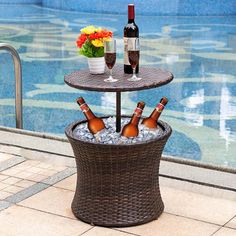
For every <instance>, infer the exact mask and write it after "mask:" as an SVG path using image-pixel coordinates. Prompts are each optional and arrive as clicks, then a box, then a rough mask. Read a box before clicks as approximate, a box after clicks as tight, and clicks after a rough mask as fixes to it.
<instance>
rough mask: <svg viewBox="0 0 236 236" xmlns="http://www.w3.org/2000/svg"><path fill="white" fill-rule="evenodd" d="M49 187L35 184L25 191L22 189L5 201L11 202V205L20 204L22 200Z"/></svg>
mask: <svg viewBox="0 0 236 236" xmlns="http://www.w3.org/2000/svg"><path fill="white" fill-rule="evenodd" d="M48 187H49V185H47V184H44V183H36V184H34V185H32V186H31V187H28V188H26V189H23V190H22V191H20V192H18V193H16V194H14V195H12V196H10V197H7V198H6V199H5V201H8V202H11V203H18V202H21V201H22V200H24V199H26V198H28V197H30V196H32V195H34V194H36V193H38V192H41V191H42V190H44V189H46V188H48Z"/></svg>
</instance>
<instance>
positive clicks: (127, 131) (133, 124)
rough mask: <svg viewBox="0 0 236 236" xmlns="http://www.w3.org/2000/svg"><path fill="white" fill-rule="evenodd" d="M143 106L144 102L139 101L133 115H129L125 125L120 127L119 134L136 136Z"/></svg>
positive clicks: (128, 136)
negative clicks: (129, 118)
mask: <svg viewBox="0 0 236 236" xmlns="http://www.w3.org/2000/svg"><path fill="white" fill-rule="evenodd" d="M144 107H145V103H144V102H139V103H138V105H137V107H136V109H135V111H134V114H133V116H132V117H131V120H130V122H129V123H128V124H127V125H125V126H124V127H123V129H122V132H121V135H122V136H125V137H127V138H131V137H136V136H138V133H139V130H138V124H139V120H140V118H141V115H142V113H143V108H144Z"/></svg>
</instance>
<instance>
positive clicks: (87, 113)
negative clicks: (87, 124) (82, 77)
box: [80, 103, 96, 120]
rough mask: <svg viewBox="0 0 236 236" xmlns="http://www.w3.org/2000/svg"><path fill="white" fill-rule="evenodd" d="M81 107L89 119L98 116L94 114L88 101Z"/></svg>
mask: <svg viewBox="0 0 236 236" xmlns="http://www.w3.org/2000/svg"><path fill="white" fill-rule="evenodd" d="M80 109H81V110H82V112H83V113H84V115H85V116H86V118H87V120H91V119H94V118H96V116H95V115H94V114H93V112H92V111H91V110H90V108H89V106H88V105H87V104H86V103H83V104H81V105H80Z"/></svg>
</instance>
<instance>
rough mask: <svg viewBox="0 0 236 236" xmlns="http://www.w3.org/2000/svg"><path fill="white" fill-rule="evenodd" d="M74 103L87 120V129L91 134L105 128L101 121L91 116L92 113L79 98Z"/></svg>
mask: <svg viewBox="0 0 236 236" xmlns="http://www.w3.org/2000/svg"><path fill="white" fill-rule="evenodd" d="M76 102H77V103H78V104H79V106H80V109H81V110H82V112H83V113H84V115H85V117H86V118H87V120H88V129H89V131H90V132H91V133H92V134H96V133H97V132H99V131H101V130H103V129H105V128H106V127H105V124H104V122H103V120H102V119H101V118H98V117H96V116H95V115H94V114H93V112H92V111H91V109H90V108H89V106H88V105H87V103H86V102H85V100H84V99H83V98H82V97H79V98H78V99H77V100H76Z"/></svg>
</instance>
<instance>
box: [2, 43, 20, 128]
mask: <svg viewBox="0 0 236 236" xmlns="http://www.w3.org/2000/svg"><path fill="white" fill-rule="evenodd" d="M0 50H6V51H8V52H9V53H10V54H11V56H12V59H13V62H14V70H15V111H16V128H19V129H23V120H22V69H21V60H20V56H19V54H18V52H17V51H16V50H15V48H13V47H12V46H11V45H9V44H6V43H0Z"/></svg>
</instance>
